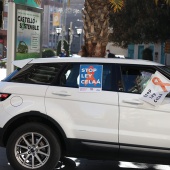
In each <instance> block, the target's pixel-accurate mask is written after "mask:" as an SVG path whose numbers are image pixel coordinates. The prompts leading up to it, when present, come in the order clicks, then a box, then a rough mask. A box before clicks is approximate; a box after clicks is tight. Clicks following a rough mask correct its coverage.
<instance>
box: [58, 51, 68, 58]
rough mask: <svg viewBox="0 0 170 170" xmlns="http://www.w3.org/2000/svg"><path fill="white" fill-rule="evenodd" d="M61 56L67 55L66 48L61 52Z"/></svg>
mask: <svg viewBox="0 0 170 170" xmlns="http://www.w3.org/2000/svg"><path fill="white" fill-rule="evenodd" d="M59 57H67V54H66V51H65V49H62V50H61V53H60V54H59Z"/></svg>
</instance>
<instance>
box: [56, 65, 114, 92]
mask: <svg viewBox="0 0 170 170" xmlns="http://www.w3.org/2000/svg"><path fill="white" fill-rule="evenodd" d="M87 64H88V63H87ZM80 65H81V64H80V63H75V64H69V65H68V67H67V68H66V69H65V71H64V72H63V73H62V74H61V76H60V78H59V86H63V87H72V88H79V79H80V74H79V71H80ZM99 65H101V64H99ZM102 65H103V75H102V90H106V91H111V90H113V87H114V85H113V84H114V80H113V79H112V64H102Z"/></svg>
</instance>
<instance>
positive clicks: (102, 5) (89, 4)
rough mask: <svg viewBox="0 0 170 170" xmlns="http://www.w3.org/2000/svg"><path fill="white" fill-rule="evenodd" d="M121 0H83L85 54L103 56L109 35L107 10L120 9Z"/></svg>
mask: <svg viewBox="0 0 170 170" xmlns="http://www.w3.org/2000/svg"><path fill="white" fill-rule="evenodd" d="M122 5H123V0H85V3H84V9H83V21H84V41H85V44H84V47H82V48H83V49H86V54H85V56H89V57H104V56H105V50H106V45H107V43H108V35H109V29H108V28H109V11H110V10H111V9H113V10H114V11H117V10H119V9H121V7H122Z"/></svg>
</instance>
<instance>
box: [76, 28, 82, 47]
mask: <svg viewBox="0 0 170 170" xmlns="http://www.w3.org/2000/svg"><path fill="white" fill-rule="evenodd" d="M82 31H83V30H82V28H77V34H78V36H79V37H80V49H81V34H82Z"/></svg>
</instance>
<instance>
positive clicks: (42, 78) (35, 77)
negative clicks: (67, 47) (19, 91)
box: [9, 63, 63, 84]
mask: <svg viewBox="0 0 170 170" xmlns="http://www.w3.org/2000/svg"><path fill="white" fill-rule="evenodd" d="M62 66H63V64H62V63H41V64H27V65H26V66H25V67H23V68H22V69H21V70H20V71H19V72H18V73H16V74H15V75H14V76H13V77H12V78H11V79H10V80H9V81H10V82H18V83H30V84H51V83H52V81H53V80H54V78H55V77H56V75H57V74H58V72H59V71H60V69H61V67H62Z"/></svg>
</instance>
